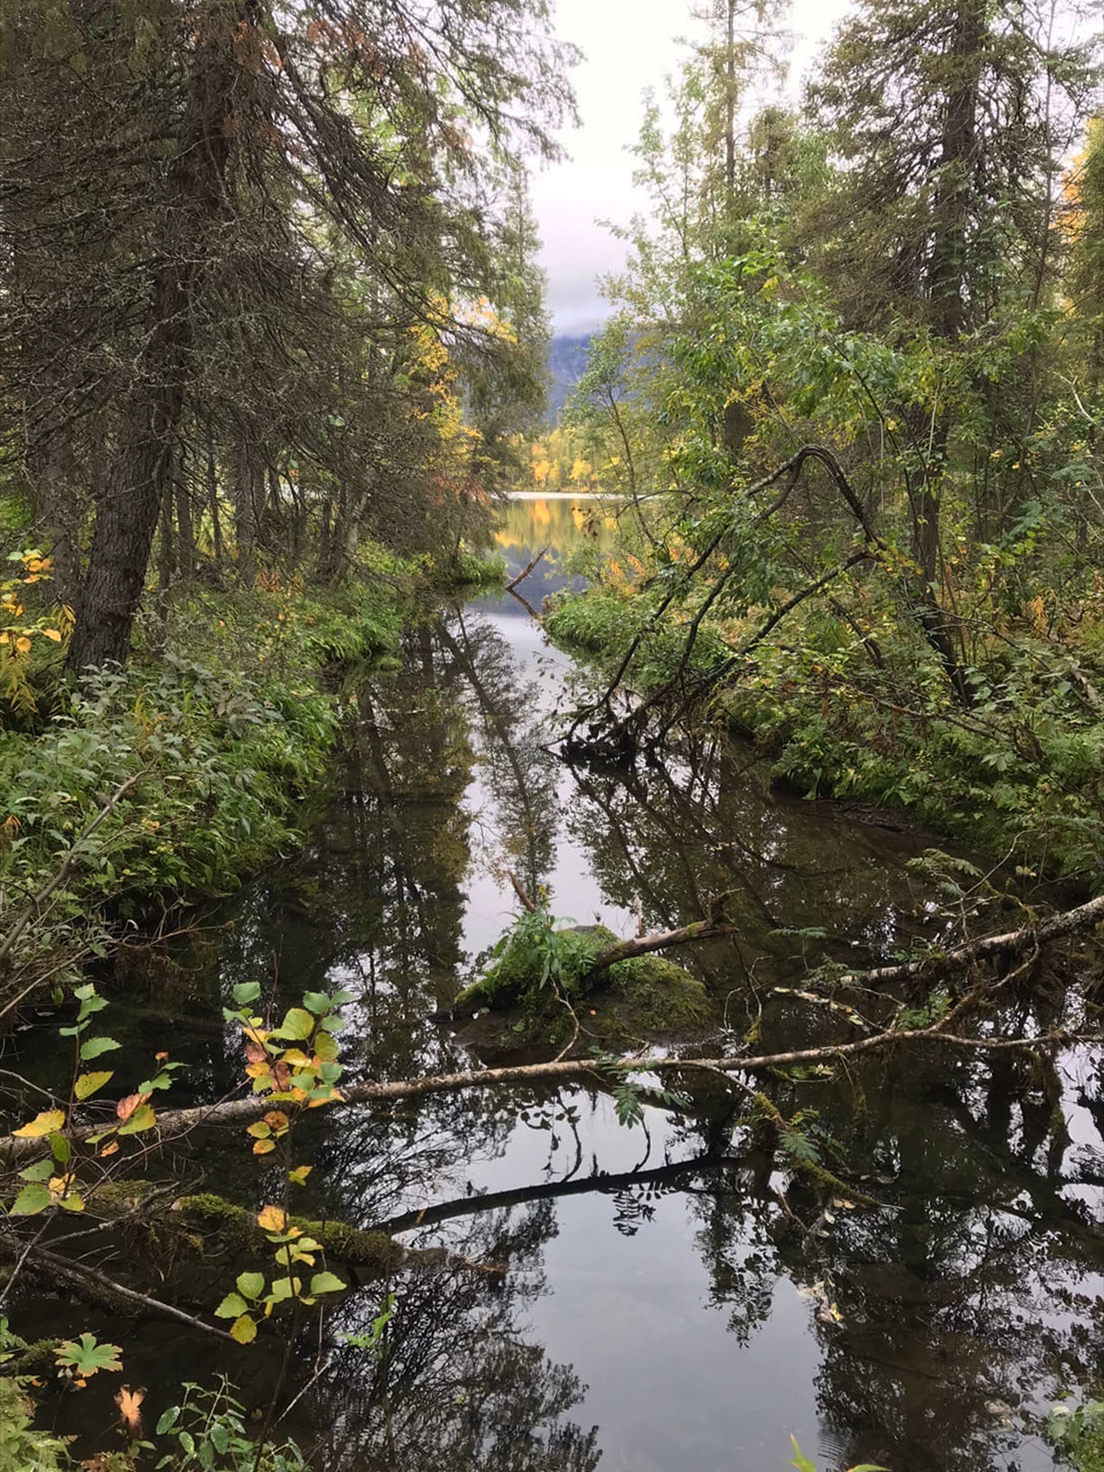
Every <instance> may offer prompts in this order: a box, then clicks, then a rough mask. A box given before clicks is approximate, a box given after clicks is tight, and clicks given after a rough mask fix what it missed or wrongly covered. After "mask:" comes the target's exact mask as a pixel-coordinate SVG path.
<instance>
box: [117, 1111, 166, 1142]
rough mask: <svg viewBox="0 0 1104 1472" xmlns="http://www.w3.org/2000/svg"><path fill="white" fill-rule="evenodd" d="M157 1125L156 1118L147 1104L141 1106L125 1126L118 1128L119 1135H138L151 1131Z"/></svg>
mask: <svg viewBox="0 0 1104 1472" xmlns="http://www.w3.org/2000/svg"><path fill="white" fill-rule="evenodd" d="M156 1123H157V1116H156V1115H155V1114H154V1112H153V1108H152V1106H151V1105H149V1104H141V1105H139V1107H138V1108H137V1109H136V1110H135V1111H134V1113H133V1114H132V1115H131V1116H130V1118H129V1119H128V1120H127V1122H126V1124H121V1125H120V1126H119V1133H120V1134H121V1135H140V1134H141V1133H142V1131H143V1130H152V1129H153V1127H154V1126H155V1125H156Z"/></svg>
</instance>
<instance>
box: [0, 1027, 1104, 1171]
mask: <svg viewBox="0 0 1104 1472" xmlns="http://www.w3.org/2000/svg"><path fill="white" fill-rule="evenodd" d="M1102 1041H1104V1038H1101V1037H1098V1036H1096V1035H1093V1036H1092V1037H1088V1036H1083V1035H1081V1034H1078V1033H1073V1032H1069V1031H1066V1030H1055V1031H1052V1032H1048V1033H1042V1034H1040V1035H1039V1036H1038V1037H1034V1038H1023V1037H1019V1038H984V1037H965V1036H960V1035H958V1034H956V1033H945V1032H941V1031H940V1024H939V1023H933V1024H932V1025H931V1026H930V1027H922V1028H909V1029H901V1030H899V1031H898V1030H894V1029H889V1030H887V1031H885V1032H880V1033H876V1034H875V1035H874V1036H872V1037H866V1038H860V1039H858V1040H857V1041H856V1042H850V1043H827V1044H825V1045H824V1046H823V1047H818V1048H797V1049H794V1050H792V1051H790V1052H786V1053H761V1054H757V1055H755V1056H753V1057H741V1056H733V1057H727V1058H643V1059H641V1058H633V1057H626V1058H624V1059H621V1060H618V1061H617V1062H616V1063H605V1062H599V1061H596V1060H595V1059H593V1058H562V1059H557V1060H556V1061H554V1062H552V1063H524V1064H517V1065H514V1066H509V1067H504V1068H483V1069H472V1070H469V1071H467V1072H464V1073H444V1074H432V1075H428V1076H427V1077H425V1078H413V1079H394V1080H391V1081H389V1082H379V1083H377V1082H374V1081H371V1080H370V1081H368V1082H365V1083H361V1084H350V1085H348V1086H347V1087H345V1088H343V1089H342V1090H341V1098H340V1100H339V1101H337V1102H338V1103H344V1104H385V1103H391V1102H394V1101H397V1100H400V1099H418V1098H424V1097H425V1096H426V1095H429V1094H455V1093H461V1092H463V1091H464V1090H465V1089H488V1088H495V1087H497V1086H498V1085H500V1084H542V1083H553V1082H558V1081H561V1080H568V1079H577V1078H582V1077H589V1078H591V1079H593V1080H594V1081H595V1082H597V1083H599V1084H601V1085H603V1086H604V1085H606V1084H608V1082H609V1076H610V1073H611V1072H615V1073H620V1072H622V1071H624V1072H630V1073H633V1072H635V1073H659V1074H669V1073H685V1072H689V1071H691V1070H694V1069H697V1070H702V1069H709V1070H711V1071H712V1072H714V1073H726V1074H727V1073H772V1072H774V1071H775V1070H776V1069H779V1068H789V1067H795V1066H805V1065H808V1064H817V1063H833V1062H836V1061H837V1060H839V1059H843V1058H855V1057H859V1056H861V1055H864V1054H867V1053H871V1054H873V1053H878V1052H881V1051H885V1050H888V1049H890V1048H893V1047H896V1046H897V1044H899V1043H917V1042H919V1043H929V1044H935V1045H945V1046H947V1047H951V1048H958V1049H964V1050H967V1051H970V1052H980V1053H988V1052H1008V1051H1010V1050H1012V1051H1015V1050H1018V1051H1020V1052H1025V1051H1027V1052H1030V1051H1032V1050H1034V1049H1051V1048H1057V1047H1060V1046H1062V1045H1064V1044H1068V1043H1074V1042H1092V1043H1099V1042H1102ZM279 1103H280V1107H281V1108H282V1109H284V1110H286V1111H289V1112H290V1111H292V1110H293V1109H294V1107H295V1106H294V1105H293V1104H291V1103H290V1102H289V1101H287V1100H285V1099H279ZM272 1106H273V1097H272V1095H267V1094H266V1095H252V1096H250V1097H248V1098H242V1099H227V1100H222V1101H221V1102H219V1103H216V1104H200V1105H196V1106H194V1107H193V1108H190V1109H169V1110H165V1111H164V1112H163V1113H161V1114H159V1115H158V1117H157V1133H158V1135H159V1137H160V1139H161V1141H162V1143H168V1142H170V1141H171V1140H173V1139H177V1138H180V1137H181V1136H183V1135H187V1134H189V1133H190V1132H191V1131H192V1130H195V1129H199V1128H206V1127H211V1126H220V1127H221V1126H241V1125H248V1124H252V1123H253V1122H254V1121H255V1120H258V1119H261V1118H263V1116H264V1115H265V1114H267V1113H268V1111H269V1110H270V1109H271V1108H272ZM100 1128H102V1125H87V1126H82V1127H81V1128H79V1129H75V1130H67V1131H65V1135H66V1138H68V1139H70V1140H82V1139H85V1138H86V1137H87V1136H88V1135H90V1134H94V1133H96V1131H97V1130H98V1129H100ZM42 1153H43V1141H42V1140H28V1139H20V1138H18V1137H16V1136H14V1135H4V1136H2V1137H0V1160H2V1161H4V1162H5V1163H7V1164H15V1163H18V1162H20V1161H23V1160H27V1159H30V1158H32V1157H35V1156H39V1155H41V1154H42Z"/></svg>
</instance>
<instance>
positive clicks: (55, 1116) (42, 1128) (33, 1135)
mask: <svg viewBox="0 0 1104 1472" xmlns="http://www.w3.org/2000/svg"><path fill="white" fill-rule="evenodd" d="M64 1128H65V1110H64V1109H47V1110H45V1111H44V1112H43V1113H42V1114H38V1115H36V1116H35V1118H34V1119H32V1120H31V1121H30V1123H29V1124H25V1125H21V1126H20V1128H19V1129H17V1130H12V1134H13V1135H15V1136H16V1138H17V1139H20V1140H41V1139H42V1138H43V1137H44V1136H46V1135H52V1134H53V1133H54V1131H55V1130H60V1129H64Z"/></svg>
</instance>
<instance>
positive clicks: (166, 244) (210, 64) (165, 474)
mask: <svg viewBox="0 0 1104 1472" xmlns="http://www.w3.org/2000/svg"><path fill="white" fill-rule="evenodd" d="M204 22H205V25H204V27H203V28H202V32H201V34H202V36H203V39H201V40H200V41H199V43H198V44H197V46H196V49H195V52H194V53H193V55H192V56H191V74H190V77H189V81H188V86H189V91H188V97H187V106H186V109H185V113H184V117H183V119H182V121H181V126H180V131H179V133H178V134H177V136H176V140H175V141H176V151H175V155H174V157H173V159H172V162H171V164H170V165H169V169H168V176H167V179H166V181H165V186H164V187H165V191H166V193H165V197H164V198H162V199H156V200H154V201H153V202H152V208H153V210H154V218H155V219H156V221H157V227H158V228H157V232H156V233H155V234H154V238H153V239H152V241H151V254H152V256H153V258H154V260H155V261H156V262H157V265H156V268H155V270H154V273H153V277H154V280H153V301H152V311H151V316H150V319H149V326H148V331H147V334H146V340H145V348H144V350H143V352H142V356H141V359H140V361H139V364H138V367H137V372H136V375H135V379H136V386H135V389H134V391H133V393H132V395H131V397H130V400H129V402H128V403H127V404H126V405H125V406H124V411H123V416H122V427H121V429H120V435H119V440H120V449H119V454H118V461H117V465H116V468H115V474H114V476H113V477H112V479H111V480H110V482H109V484H108V486H107V487H106V488H105V489H104V490H103V491H102V492H101V494H100V496H99V498H98V500H97V504H96V512H95V521H94V523H93V529H92V541H91V546H90V547H89V551H88V566H87V570H86V573H85V576H84V579H83V582H82V585H81V595H80V609H79V619H78V622H77V626H76V629H75V630H74V633H73V638H72V640H71V642H70V645H69V655H68V659H67V664H68V667H69V668H70V669H75V670H79V669H83V668H84V667H85V666H86V665H102V664H104V663H106V662H107V661H109V660H117V661H119V662H123V661H125V660H126V657H127V654H128V653H129V651H130V638H131V631H132V629H133V626H134V618H135V615H136V613H137V611H138V604H139V601H140V600H141V597H142V591H143V589H144V587H145V581H146V572H147V569H148V567H149V559H150V552H151V549H152V546H153V538H154V533H155V532H156V530H157V518H158V513H159V511H160V509H161V507H162V505H163V504H164V503H165V499H166V497H167V498H168V504H169V506H170V507H171V504H172V495H173V483H174V468H175V467H174V454H175V449H176V442H177V438H178V432H179V429H180V423H181V417H182V415H183V412H184V399H185V391H186V386H187V377H188V356H189V351H190V349H191V345H192V331H191V307H192V298H193V294H194V292H195V289H196V281H197V272H198V265H197V262H200V261H202V260H203V259H204V258H205V257H206V256H208V255H209V254H210V251H211V250H212V248H214V249H217V248H218V246H217V238H218V237H217V233H216V237H215V244H214V246H212V244H211V243H209V241H208V239H207V238H206V237H207V235H208V232H209V228H210V226H211V224H212V223H215V222H217V221H218V220H219V218H220V216H221V215H222V214H223V212H224V209H225V189H224V182H223V180H224V174H225V171H226V167H227V163H228V160H229V157H230V150H231V147H232V135H231V133H230V132H229V131H228V130H227V129H226V128H225V127H224V126H223V125H224V122H225V119H226V117H227V115H228V113H229V112H230V110H231V99H232V97H233V96H234V86H235V82H236V80H237V79H238V76H239V73H240V71H241V68H240V67H239V66H238V65H237V64H236V62H235V60H234V51H233V43H232V36H233V34H234V21H233V17H232V16H229V17H228V16H225V15H221V14H220V13H219V11H218V9H217V7H215V6H214V5H211V6H208V7H205V15H204Z"/></svg>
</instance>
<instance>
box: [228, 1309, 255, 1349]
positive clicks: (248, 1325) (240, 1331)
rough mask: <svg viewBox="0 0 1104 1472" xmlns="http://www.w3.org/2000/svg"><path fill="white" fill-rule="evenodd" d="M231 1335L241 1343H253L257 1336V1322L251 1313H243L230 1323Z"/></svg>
mask: <svg viewBox="0 0 1104 1472" xmlns="http://www.w3.org/2000/svg"><path fill="white" fill-rule="evenodd" d="M230 1337H231V1339H236V1340H237V1341H238V1343H239V1344H252V1343H253V1341H254V1339H256V1337H257V1323H256V1320H255V1319H254V1318H253V1317H252V1316H251V1315H250V1314H242V1316H241V1317H240V1318H238V1319H235V1320H234V1322H233V1323H232V1324H231V1325H230Z"/></svg>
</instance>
